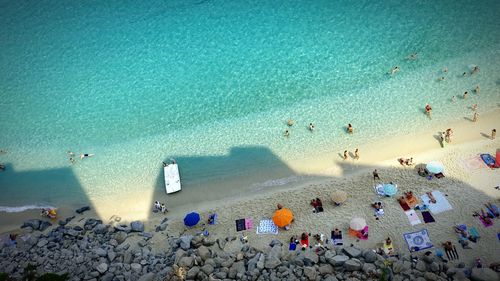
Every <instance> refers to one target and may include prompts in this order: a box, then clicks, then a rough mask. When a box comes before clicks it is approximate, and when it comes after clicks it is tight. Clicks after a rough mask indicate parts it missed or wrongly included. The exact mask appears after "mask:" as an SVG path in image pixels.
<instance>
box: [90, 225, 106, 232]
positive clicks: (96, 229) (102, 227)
mask: <svg viewBox="0 0 500 281" xmlns="http://www.w3.org/2000/svg"><path fill="white" fill-rule="evenodd" d="M93 231H94V233H96V234H104V233H106V232H108V226H107V225H105V224H98V225H96V226H95V227H94V229H93Z"/></svg>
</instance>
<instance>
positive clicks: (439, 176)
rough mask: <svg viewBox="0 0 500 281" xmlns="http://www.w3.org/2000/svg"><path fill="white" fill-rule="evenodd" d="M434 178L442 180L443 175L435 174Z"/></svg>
mask: <svg viewBox="0 0 500 281" xmlns="http://www.w3.org/2000/svg"><path fill="white" fill-rule="evenodd" d="M434 176H435V177H436V178H438V179H440V178H444V175H443V173H438V174H435V175H434Z"/></svg>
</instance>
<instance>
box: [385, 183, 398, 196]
mask: <svg viewBox="0 0 500 281" xmlns="http://www.w3.org/2000/svg"><path fill="white" fill-rule="evenodd" d="M397 192H398V187H397V186H396V185H395V184H390V183H386V184H384V194H385V195H386V196H393V195H394V194H396V193H397Z"/></svg>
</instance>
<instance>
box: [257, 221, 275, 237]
mask: <svg viewBox="0 0 500 281" xmlns="http://www.w3.org/2000/svg"><path fill="white" fill-rule="evenodd" d="M257 234H278V227H277V226H276V225H275V224H274V222H273V221H272V220H271V219H264V220H261V221H260V223H259V226H258V227H257Z"/></svg>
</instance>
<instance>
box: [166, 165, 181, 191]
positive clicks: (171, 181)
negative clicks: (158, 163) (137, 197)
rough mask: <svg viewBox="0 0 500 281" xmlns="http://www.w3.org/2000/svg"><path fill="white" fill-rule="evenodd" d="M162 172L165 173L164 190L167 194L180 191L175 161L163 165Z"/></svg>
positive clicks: (179, 179)
mask: <svg viewBox="0 0 500 281" xmlns="http://www.w3.org/2000/svg"><path fill="white" fill-rule="evenodd" d="M163 172H164V173H165V189H166V190H167V194H169V193H174V192H177V191H179V190H181V177H180V175H179V166H177V164H176V163H175V161H174V162H173V163H171V164H164V165H163Z"/></svg>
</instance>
